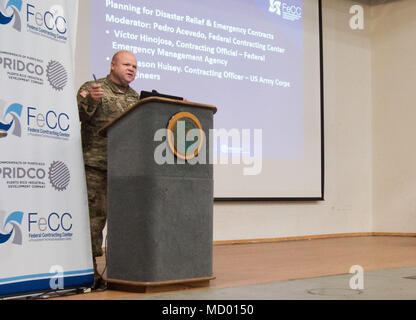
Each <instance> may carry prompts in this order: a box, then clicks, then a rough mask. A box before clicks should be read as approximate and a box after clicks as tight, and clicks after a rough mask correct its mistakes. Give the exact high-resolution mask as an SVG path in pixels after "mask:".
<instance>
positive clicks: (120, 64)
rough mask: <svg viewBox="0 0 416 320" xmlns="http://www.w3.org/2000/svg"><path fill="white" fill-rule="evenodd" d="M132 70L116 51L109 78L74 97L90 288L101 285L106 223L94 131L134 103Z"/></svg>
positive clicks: (103, 170)
mask: <svg viewBox="0 0 416 320" xmlns="http://www.w3.org/2000/svg"><path fill="white" fill-rule="evenodd" d="M136 70H137V61H136V57H135V56H134V55H133V54H132V53H130V52H128V51H119V52H117V53H116V54H115V55H114V57H113V59H112V61H111V71H110V74H109V75H108V76H107V77H106V78H102V79H98V80H96V81H89V82H86V83H84V84H83V85H82V86H81V88H80V89H79V90H78V94H77V101H78V111H79V117H80V120H81V133H82V146H83V153H84V164H85V174H86V179H87V189H88V204H89V212H90V227H91V242H92V254H93V260H94V261H93V262H94V280H95V281H94V287H93V288H99V287H100V286H102V285H103V281H102V278H101V276H100V274H99V273H98V271H97V264H96V257H98V256H102V254H103V252H102V242H103V234H102V231H103V229H104V226H105V223H106V219H107V138H106V137H102V136H100V135H99V134H98V130H99V129H101V128H102V127H103V126H104V125H106V124H107V123H108V122H109V121H111V120H113V119H114V118H116V117H118V116H119V115H121V114H122V113H124V111H126V110H127V109H128V107H130V106H131V105H132V104H134V103H135V102H137V101H138V99H139V95H138V94H137V92H136V91H134V90H133V89H132V88H130V86H129V84H130V82H132V81H133V80H134V79H135V77H136Z"/></svg>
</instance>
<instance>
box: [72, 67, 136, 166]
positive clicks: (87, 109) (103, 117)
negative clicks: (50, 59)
mask: <svg viewBox="0 0 416 320" xmlns="http://www.w3.org/2000/svg"><path fill="white" fill-rule="evenodd" d="M97 82H98V83H100V84H101V87H102V89H103V90H104V96H103V97H102V98H101V99H100V100H98V101H95V100H94V99H92V98H91V96H90V94H89V91H88V90H89V88H90V87H91V86H92V85H93V84H94V81H89V82H86V83H84V84H83V85H82V86H81V88H80V89H79V90H78V94H77V102H78V111H79V118H80V121H81V135H82V146H83V153H84V163H85V165H86V166H90V167H92V168H95V169H98V170H102V171H106V170H107V138H106V137H103V136H100V135H99V134H98V130H100V129H101V128H102V127H104V126H105V125H106V124H107V123H108V122H109V121H111V120H113V119H115V118H116V117H118V116H119V115H121V114H122V113H123V112H124V111H125V110H127V109H128V107H129V106H131V105H132V104H134V103H136V102H137V101H138V99H139V95H138V94H137V92H136V91H135V90H133V89H132V88H130V87H128V88H122V87H119V86H117V85H116V84H115V83H114V82H113V81H111V79H110V76H109V75H108V76H107V77H106V78H102V79H98V80H97Z"/></svg>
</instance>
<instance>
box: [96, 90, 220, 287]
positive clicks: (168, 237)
mask: <svg viewBox="0 0 416 320" xmlns="http://www.w3.org/2000/svg"><path fill="white" fill-rule="evenodd" d="M216 110H217V109H216V108H215V107H214V106H210V105H206V104H200V103H193V102H187V101H181V100H173V99H167V98H161V97H150V98H145V99H142V100H139V102H138V103H137V104H135V105H134V106H132V107H131V108H130V109H128V110H127V111H126V112H125V113H124V114H123V115H121V116H120V117H118V118H117V119H115V120H113V121H112V122H110V123H108V124H107V125H106V126H105V127H104V128H102V129H101V130H100V133H101V134H104V135H107V148H108V149H107V154H108V220H107V282H108V287H109V289H123V290H133V291H137V292H147V291H155V289H158V290H160V288H161V287H164V286H166V285H170V286H171V285H175V284H176V285H183V284H192V285H198V284H199V285H207V284H208V283H209V281H210V280H212V279H214V277H213V270H212V242H213V235H212V234H213V166H212V164H210V163H209V155H210V153H211V151H212V150H210V149H209V145H210V143H209V142H208V139H209V136H210V135H209V131H210V129H212V128H213V114H214V113H215V112H216ZM198 130H200V131H199V135H198ZM190 131H193V132H190ZM181 132H182V133H185V137H184V135H183V134H181ZM195 132H196V133H197V134H195ZM181 138H185V140H184V141H181V140H180V139H181ZM189 148H190V149H189ZM189 150H191V152H189ZM201 155H203V157H200V156H201Z"/></svg>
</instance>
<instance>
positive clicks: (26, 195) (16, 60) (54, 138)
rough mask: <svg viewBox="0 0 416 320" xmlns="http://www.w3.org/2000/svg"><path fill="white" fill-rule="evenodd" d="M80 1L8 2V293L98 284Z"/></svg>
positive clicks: (0, 66) (0, 105)
mask: <svg viewBox="0 0 416 320" xmlns="http://www.w3.org/2000/svg"><path fill="white" fill-rule="evenodd" d="M77 14H78V0H70V1H68V0H41V1H40V0H0V39H1V41H0V88H1V89H0V295H13V294H19V293H27V292H35V291H43V290H45V291H49V290H55V289H63V288H69V287H78V286H84V285H89V284H91V283H92V282H93V279H94V276H93V274H94V271H93V266H92V255H91V240H90V229H89V218H88V199H87V191H86V182H85V173H84V166H83V158H82V147H81V136H80V124H79V116H78V108H77V103H76V91H75V88H74V53H75V39H76V26H77Z"/></svg>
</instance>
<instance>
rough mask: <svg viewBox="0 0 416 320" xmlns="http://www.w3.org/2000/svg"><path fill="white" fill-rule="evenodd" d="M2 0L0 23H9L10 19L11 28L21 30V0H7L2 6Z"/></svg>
mask: <svg viewBox="0 0 416 320" xmlns="http://www.w3.org/2000/svg"><path fill="white" fill-rule="evenodd" d="M4 2H5V1H4V0H2V1H1V2H0V24H9V23H11V22H12V21H14V23H13V28H14V29H15V30H17V31H21V30H22V22H21V19H20V14H19V12H20V11H21V10H22V0H8V1H7V3H6V5H5V6H4Z"/></svg>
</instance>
